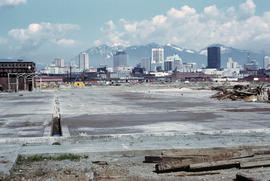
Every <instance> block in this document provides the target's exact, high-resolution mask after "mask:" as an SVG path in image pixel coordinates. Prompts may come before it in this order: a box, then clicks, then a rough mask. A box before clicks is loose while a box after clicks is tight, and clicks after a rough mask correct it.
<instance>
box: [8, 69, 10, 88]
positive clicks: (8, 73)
mask: <svg viewBox="0 0 270 181" xmlns="http://www.w3.org/2000/svg"><path fill="white" fill-rule="evenodd" d="M8 92H10V77H9V73H8Z"/></svg>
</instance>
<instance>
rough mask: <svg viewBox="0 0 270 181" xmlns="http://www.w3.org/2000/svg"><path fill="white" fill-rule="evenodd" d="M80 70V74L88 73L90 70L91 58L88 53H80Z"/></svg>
mask: <svg viewBox="0 0 270 181" xmlns="http://www.w3.org/2000/svg"><path fill="white" fill-rule="evenodd" d="M79 69H80V72H83V71H86V70H88V69H89V58H88V54H87V53H80V55H79Z"/></svg>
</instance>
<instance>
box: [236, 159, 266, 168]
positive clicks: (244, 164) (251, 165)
mask: <svg viewBox="0 0 270 181" xmlns="http://www.w3.org/2000/svg"><path fill="white" fill-rule="evenodd" d="M269 166H270V160H261V161H251V162H241V164H240V168H241V169H249V168H257V167H269Z"/></svg>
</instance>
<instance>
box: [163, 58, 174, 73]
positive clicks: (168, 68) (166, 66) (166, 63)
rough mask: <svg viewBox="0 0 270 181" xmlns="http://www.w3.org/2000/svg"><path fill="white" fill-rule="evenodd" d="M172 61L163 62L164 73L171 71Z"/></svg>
mask: <svg viewBox="0 0 270 181" xmlns="http://www.w3.org/2000/svg"><path fill="white" fill-rule="evenodd" d="M173 67H174V61H173V60H166V61H165V62H164V70H165V71H173Z"/></svg>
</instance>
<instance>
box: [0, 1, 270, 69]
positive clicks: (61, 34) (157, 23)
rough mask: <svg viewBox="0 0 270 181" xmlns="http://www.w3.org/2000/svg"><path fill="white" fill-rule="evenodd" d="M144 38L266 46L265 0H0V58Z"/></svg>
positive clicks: (269, 30) (46, 59) (268, 18)
mask: <svg viewBox="0 0 270 181" xmlns="http://www.w3.org/2000/svg"><path fill="white" fill-rule="evenodd" d="M148 43H158V44H166V43H171V44H175V45H178V46H180V47H183V48H188V49H193V50H200V49H203V48H205V47H207V46H209V45H211V44H224V45H226V46H231V47H234V48H239V49H245V50H249V51H256V52H263V53H265V54H270V48H269V47H270V1H269V0H158V1H157V0H136V1H135V0H0V58H13V59H17V58H24V59H28V60H33V61H36V62H39V63H44V64H48V63H50V62H52V61H53V59H54V58H56V57H61V58H64V59H65V60H67V61H69V60H71V59H72V58H74V57H75V56H77V55H78V54H79V53H80V52H82V51H85V50H87V49H89V48H91V47H93V46H98V45H102V44H107V45H110V46H111V45H115V46H116V45H123V46H130V45H145V44H148Z"/></svg>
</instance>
